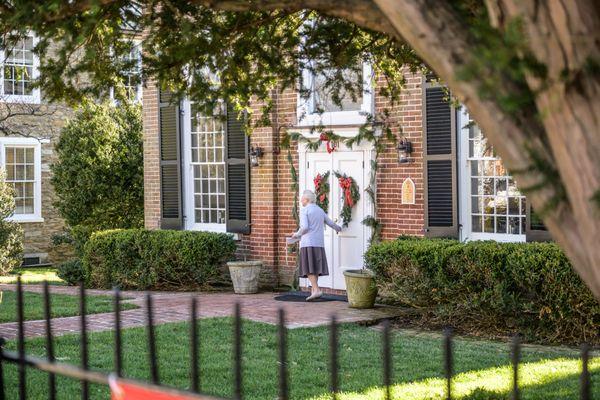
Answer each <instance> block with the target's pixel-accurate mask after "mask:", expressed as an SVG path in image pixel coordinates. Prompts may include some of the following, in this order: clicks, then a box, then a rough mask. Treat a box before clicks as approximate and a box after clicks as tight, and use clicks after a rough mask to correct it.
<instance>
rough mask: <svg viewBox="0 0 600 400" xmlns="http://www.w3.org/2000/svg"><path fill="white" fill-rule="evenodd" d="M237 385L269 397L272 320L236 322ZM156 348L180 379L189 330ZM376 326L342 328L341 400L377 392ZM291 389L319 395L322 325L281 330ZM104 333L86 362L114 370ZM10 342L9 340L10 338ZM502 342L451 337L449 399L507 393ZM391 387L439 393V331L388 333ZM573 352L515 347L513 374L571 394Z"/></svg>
mask: <svg viewBox="0 0 600 400" xmlns="http://www.w3.org/2000/svg"><path fill="white" fill-rule="evenodd" d="M243 330H244V358H243V359H244V383H243V385H244V392H245V397H244V398H245V399H275V398H276V397H277V346H276V345H277V341H276V327H274V326H270V325H266V324H260V323H253V322H249V321H244V324H243ZM231 331H232V326H231V320H230V319H228V318H216V319H208V320H202V321H201V322H200V334H201V340H202V342H201V343H202V344H201V362H200V365H201V368H202V370H201V374H202V375H201V381H202V382H201V385H202V388H203V390H204V391H206V392H208V393H210V394H214V395H219V396H225V397H228V396H231V393H232V390H231V388H232V385H231V382H232V374H231V349H232V346H231V335H230V333H231ZM156 333H157V340H158V341H157V347H158V351H159V360H160V371H159V372H160V376H161V379H162V381H163V382H166V383H169V384H171V385H174V386H177V387H180V388H187V387H189V386H188V378H187V377H188V365H189V352H188V327H187V325H186V324H185V323H178V324H167V325H161V326H158V327H157V329H156ZM379 338H380V333H379V332H376V331H375V330H373V329H369V328H366V327H361V326H356V325H344V326H342V327H340V340H341V341H340V347H341V348H340V355H341V360H340V367H341V369H340V384H341V388H342V390H343V391H344V394H343V396H341V398H342V399H382V398H383V397H382V391H381V388H380V386H379V385H380V381H381V378H380V377H381V372H380V371H381V370H380V363H381V356H380V342H379ZM288 339H289V345H290V347H289V361H290V379H291V381H290V388H291V398H293V399H326V398H328V395H327V388H328V379H329V375H328V359H327V354H328V352H327V347H328V345H327V343H328V330H327V328H324V327H322V328H307V329H294V330H291V331H290V332H289V336H288ZM112 340H113V333H112V332H102V333H94V334H91V335H90V337H89V342H90V357H89V359H90V364H91V366H92V368H94V369H100V370H104V371H108V370H110V369H111V367H112V354H113V352H112V343H113V342H112ZM123 340H124V349H125V355H124V363H125V366H124V367H125V374H126V376H128V377H136V378H141V379H148V378H149V369H148V357H147V352H146V337H145V331H144V329H142V328H136V329H129V330H126V331H125V332H124V338H123ZM8 347H9V348H10V349H13V350H14V348H15V343H14V342H11V343H9V344H8ZM507 348H508V346H507V345H506V344H502V343H496V342H486V341H475V340H469V339H457V340H456V342H455V371H456V374H457V375H456V380H455V383H454V388H455V394H456V396H455V398H457V399H469V400H475V399H508V398H509V396H510V394H509V388H510V379H511V378H510V377H511V369H510V367H509V362H508V359H509V356H508V351H507ZM27 352H28V353H29V354H35V355H38V356H43V355H44V341H43V338H38V339H33V340H31V341H29V342H28V343H27ZM393 352H394V354H393V360H394V370H395V371H394V378H393V379H394V389H393V393H394V396H395V398H397V399H408V400H413V399H442V398H443V387H444V381H443V379H442V367H441V365H442V364H441V361H442V350H441V341H440V338H439V337H437V336H434V335H425V334H422V335H418V334H414V333H409V332H399V333H396V334H395V335H394V343H393ZM56 353H57V356H58V357H59V358H60V360H62V361H64V362H69V363H78V360H79V342H78V337H77V336H64V337H60V338H58V339H57V340H56ZM576 355H577V352H575V351H572V350H565V349H557V348H526V349H524V350H523V357H522V358H523V362H524V363H523V364H522V367H521V378H522V384H523V391H522V398H523V399H540V400H541V399H544V400H552V399H576V398H577V396H578V390H579V388H578V377H579V375H578V373H579V369H580V363H579V362H578V361H577V359H576V358H574V357H576ZM590 368H591V371H592V382H593V385H594V386H593V392H594V394H595V397H596V398H597V397H598V396H599V395H600V358H596V359H594V360H593V361H592V363H591V365H590ZM5 374H6V379H7V382H6V383H5V385H4V387H5V390H7V391H8V393H7V398H11V399H12V398H16V397H17V392H16V388H17V374H16V368H15V367H14V366H12V365H11V366H9V367H7V366H6V365H5ZM27 377H28V391H29V394H28V397H27V398H28V399H46V398H47V393H46V387H47V386H46V385H47V379H46V375H45V374H43V373H41V372H37V371H31V372H28V375H27ZM57 387H58V390H59V398H64V399H71V398H77V397H78V396H79V384H78V383H77V382H75V381H72V380H68V379H65V378H60V379H59V383H58V386H57ZM91 395H92V396H91V398H93V399H106V398H108V397H107V391H106V388H104V387H102V386H96V385H92V386H91Z"/></svg>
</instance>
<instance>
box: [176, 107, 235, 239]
mask: <svg viewBox="0 0 600 400" xmlns="http://www.w3.org/2000/svg"><path fill="white" fill-rule="evenodd" d="M190 116H191V102H190V100H189V99H184V100H182V101H181V112H180V114H179V118H182V119H183V124H182V127H183V130H182V135H183V141H182V143H183V146H182V149H183V168H182V169H183V174H182V175H183V177H182V182H183V224H184V229H186V230H190V231H205V232H217V233H225V232H227V224H226V223H223V224H216V223H212V224H211V223H197V222H196V221H195V213H196V210H195V208H194V166H193V164H192V152H191V149H192V138H191V135H190V132H191V130H192V122H191V120H190ZM224 140H227V138H225V139H224ZM225 201H226V202H227V191H226V192H225Z"/></svg>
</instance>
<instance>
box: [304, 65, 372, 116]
mask: <svg viewBox="0 0 600 400" xmlns="http://www.w3.org/2000/svg"><path fill="white" fill-rule="evenodd" d="M359 69H361V71H360V72H358V71H354V70H351V69H347V70H344V71H343V72H342V75H343V76H344V80H347V81H349V82H353V83H354V82H359V81H361V82H362V68H359ZM333 74H335V71H333V70H332V71H323V72H322V73H319V74H316V75H315V76H313V82H312V84H313V86H312V88H311V90H312V92H313V95H314V100H315V109H314V110H312V112H317V111H318V110H321V111H326V112H334V111H358V110H360V109H361V105H362V97H363V95H362V91H359V93H354V95H355V99H353V98H352V93H351V92H350V91H348V90H346V89H344V88H335V87H326V86H325V85H326V82H327V80H328V78H331V77H333ZM334 93H335V94H337V97H338V99H337V100H339V103H340V104H339V105H338V104H335V102H334V100H333V99H334V97H335V96H334Z"/></svg>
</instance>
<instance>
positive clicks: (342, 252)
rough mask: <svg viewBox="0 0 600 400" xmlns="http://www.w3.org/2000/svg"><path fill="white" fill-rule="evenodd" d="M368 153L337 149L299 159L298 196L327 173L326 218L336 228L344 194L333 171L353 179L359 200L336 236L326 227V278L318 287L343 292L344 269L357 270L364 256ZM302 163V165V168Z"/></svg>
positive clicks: (303, 283) (303, 281)
mask: <svg viewBox="0 0 600 400" xmlns="http://www.w3.org/2000/svg"><path fill="white" fill-rule="evenodd" d="M366 153H369V152H367V151H362V150H361V151H343V150H338V151H335V152H333V153H331V154H328V153H326V152H307V153H305V154H303V156H302V157H301V168H300V178H301V181H300V182H301V185H300V186H301V187H300V190H301V193H302V191H303V190H305V189H309V190H313V191H314V190H315V185H314V182H313V180H314V178H315V176H317V173H319V174H321V175H323V174H325V173H327V172H330V174H329V212H328V215H329V217H330V218H331V219H332V220H333V221H335V222H336V223H337V224H338V225H342V219H341V217H340V213H341V210H342V207H343V192H342V189H341V188H340V186H339V184H338V180H337V178H336V177H335V174H334V171H338V172H340V173H345V174H346V175H347V176H349V177H352V178H353V179H354V180H355V181H356V183H357V185H358V187H359V193H360V195H361V199H360V200H359V201H358V203H357V204H356V205H355V206H354V208H353V210H352V221H350V223H349V224H348V226H347V227H344V228H343V230H342V232H340V233H339V234H336V233H335V232H334V231H333V229H331V228H329V227H325V228H324V229H325V253H326V255H327V263H328V265H329V276H323V277H321V278H319V286H322V287H327V288H332V289H341V290H345V289H346V283H345V280H344V275H343V271H344V270H345V269H359V268H362V266H363V254H364V252H365V250H366V244H367V239H368V232H367V229H366V227H365V226H364V225H363V224H362V220H363V219H364V218H365V216H366V215H368V213H369V210H368V209H367V208H368V207H370V203H369V201H368V199H367V198H366V196H367V194H366V193H365V192H364V189H365V184H366V183H367V182H368V170H367V168H365V165H369V164H370V163H368V162H367V160H366V158H367V157H368V154H366ZM302 164H303V165H302ZM300 283H301V285H302V286H306V285H307V284H308V282H307V280H306V279H303V280H301V282H300Z"/></svg>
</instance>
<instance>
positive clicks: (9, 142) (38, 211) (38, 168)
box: [0, 137, 44, 222]
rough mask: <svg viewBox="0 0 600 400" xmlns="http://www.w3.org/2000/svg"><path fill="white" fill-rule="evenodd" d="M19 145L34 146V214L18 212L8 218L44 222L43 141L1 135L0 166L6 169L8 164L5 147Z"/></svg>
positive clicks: (16, 220) (19, 220)
mask: <svg viewBox="0 0 600 400" xmlns="http://www.w3.org/2000/svg"><path fill="white" fill-rule="evenodd" d="M11 146H18V147H29V148H33V149H34V152H33V159H34V163H35V166H34V171H35V172H34V173H35V183H34V188H33V190H34V196H35V199H34V202H33V210H34V212H33V214H17V215H13V216H11V217H9V218H7V219H8V220H9V221H14V222H44V218H42V146H41V141H40V140H38V139H36V138H25V137H0V166H1V167H2V169H4V167H5V165H6V160H5V157H6V153H5V150H4V149H5V147H11Z"/></svg>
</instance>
